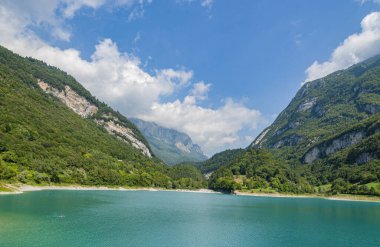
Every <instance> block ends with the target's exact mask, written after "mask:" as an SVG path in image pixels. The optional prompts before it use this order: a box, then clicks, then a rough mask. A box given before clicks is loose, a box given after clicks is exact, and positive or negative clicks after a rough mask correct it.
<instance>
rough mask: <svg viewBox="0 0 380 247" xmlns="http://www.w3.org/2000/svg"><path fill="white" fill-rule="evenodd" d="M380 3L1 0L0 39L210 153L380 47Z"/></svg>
mask: <svg viewBox="0 0 380 247" xmlns="http://www.w3.org/2000/svg"><path fill="white" fill-rule="evenodd" d="M37 2H39V4H38V3H37ZM379 9H380V4H378V3H377V1H376V0H375V1H369V0H368V1H355V0H346V1H338V0H337V1H331V0H330V1H327V0H325V1H321V0H319V1H302V0H292V1H280V0H278V1H268V0H265V1H264V0H257V1H251V0H239V1H227V0H214V1H211V0H208V1H204V0H192V1H191V0H173V1H169V0H168V1H158V0H151V1H143V0H115V1H105V0H82V1H72V0H62V1H59V0H55V1H44V0H37V1H34V2H32V1H27V0H23V1H16V3H15V1H3V2H2V3H0V20H1V22H2V24H1V26H0V30H1V31H2V33H3V35H2V36H3V37H1V38H0V44H2V45H4V46H5V47H8V48H9V49H12V50H14V51H16V52H18V53H20V54H21V55H28V56H34V57H36V58H38V59H41V60H44V61H46V62H48V63H49V64H52V65H55V66H58V67H60V68H62V69H63V70H66V71H68V72H69V73H70V74H72V75H73V76H74V77H75V78H77V79H78V81H79V82H81V83H82V84H83V85H84V86H85V87H86V88H88V89H89V90H90V91H91V92H92V93H93V94H95V95H96V96H97V97H98V98H100V99H101V100H103V101H105V102H106V103H108V104H110V105H111V106H113V107H114V108H116V109H117V110H119V111H120V112H122V113H124V114H126V115H128V116H134V117H140V118H143V119H145V120H150V121H155V122H158V123H159V124H161V125H163V126H166V127H171V128H175V129H177V130H180V131H183V132H186V133H188V134H189V135H190V136H191V137H192V138H193V140H194V141H195V142H198V143H199V144H200V145H201V146H202V148H203V149H204V150H205V152H206V153H207V154H209V155H210V154H213V153H215V152H217V151H221V150H223V149H225V148H235V147H245V146H247V145H248V144H249V143H250V142H251V141H252V139H253V138H254V137H255V136H256V135H257V134H258V133H259V132H260V131H261V130H262V129H263V128H265V127H266V126H267V125H268V124H269V123H270V122H271V121H273V120H274V117H275V116H276V115H277V114H279V113H280V112H281V110H283V109H284V108H285V107H286V106H287V104H288V103H289V102H290V100H291V99H292V97H293V96H294V95H295V93H296V92H297V90H298V89H299V88H300V86H301V83H302V82H304V81H305V80H308V79H316V78H319V77H321V76H324V75H326V74H328V73H330V72H333V71H335V70H337V69H343V68H345V67H347V66H349V65H351V64H353V63H355V62H358V61H361V60H363V59H365V58H367V57H369V56H372V55H375V54H377V53H379V51H380V50H379V49H380V48H379V47H380V41H379V40H380V38H379V37H380V34H379V33H380V31H379V30H380V28H379V29H377V28H378V26H380V23H379V20H380V19H379V18H378V16H377V14H378V12H377V11H379ZM15 16H18V17H17V18H16V17H15ZM11 19H12V20H11ZM12 40H13V41H12ZM14 40H18V41H19V42H14ZM26 44H27V45H26ZM334 54H335V55H334ZM313 63H314V65H313ZM99 73H101V74H99ZM226 115H228V116H226Z"/></svg>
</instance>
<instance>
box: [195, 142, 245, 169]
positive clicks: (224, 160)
mask: <svg viewBox="0 0 380 247" xmlns="http://www.w3.org/2000/svg"><path fill="white" fill-rule="evenodd" d="M243 153H244V149H242V148H238V149H227V150H225V151H222V152H219V153H217V154H214V155H213V156H212V157H211V158H209V159H207V160H205V161H203V162H200V163H199V164H198V166H199V169H200V170H201V172H202V173H203V174H207V175H211V173H212V172H214V171H215V170H217V169H218V168H220V167H222V166H228V165H229V164H231V163H232V161H234V160H235V159H236V158H237V157H238V156H239V155H241V154H243Z"/></svg>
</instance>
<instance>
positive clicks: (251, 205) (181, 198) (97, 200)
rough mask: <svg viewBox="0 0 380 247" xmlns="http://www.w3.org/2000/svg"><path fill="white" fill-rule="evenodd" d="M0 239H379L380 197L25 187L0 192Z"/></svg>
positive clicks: (245, 242) (223, 242)
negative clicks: (356, 198)
mask: <svg viewBox="0 0 380 247" xmlns="http://www.w3.org/2000/svg"><path fill="white" fill-rule="evenodd" d="M0 246H20V247H26V246H58V247H59V246H70V247H71V246H323V247H326V246H334V247H338V246H380V203H370V202H368V203H367V202H349V201H330V200H325V199H313V198H267V197H243V196H231V195H221V194H201V193H180V192H150V191H38V192H27V193H24V194H21V195H3V196H0Z"/></svg>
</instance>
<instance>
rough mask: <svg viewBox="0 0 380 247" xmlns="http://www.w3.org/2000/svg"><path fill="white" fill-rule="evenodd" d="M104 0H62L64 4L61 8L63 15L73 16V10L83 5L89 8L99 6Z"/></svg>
mask: <svg viewBox="0 0 380 247" xmlns="http://www.w3.org/2000/svg"><path fill="white" fill-rule="evenodd" d="M105 2H106V0H64V1H63V4H64V5H65V7H64V9H63V11H62V12H63V16H64V17H66V18H73V17H74V15H75V12H77V11H78V10H79V9H81V8H83V7H89V8H93V9H96V8H99V7H100V6H102V5H103V4H105Z"/></svg>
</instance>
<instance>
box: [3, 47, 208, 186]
mask: <svg viewBox="0 0 380 247" xmlns="http://www.w3.org/2000/svg"><path fill="white" fill-rule="evenodd" d="M181 169H185V171H186V172H183V173H181V174H184V176H185V177H181V176H178V175H176V176H175V177H174V176H173V170H172V169H171V168H169V167H167V166H165V165H164V164H163V163H162V162H161V161H159V160H158V159H157V158H155V157H154V155H152V152H151V150H150V147H149V144H148V143H147V141H146V140H145V138H144V137H143V135H142V134H141V132H140V131H139V130H138V129H137V127H136V126H135V125H134V124H133V123H131V122H130V121H129V120H128V119H127V118H126V117H124V116H123V115H121V114H120V113H119V112H117V111H114V110H113V109H111V108H110V107H108V106H107V105H106V104H104V103H102V102H100V101H99V100H97V99H96V98H95V97H93V96H92V95H91V94H90V93H89V92H88V91H87V90H86V89H85V88H83V87H82V86H81V85H80V84H79V83H78V82H77V81H76V80H75V79H74V78H73V77H71V76H70V75H68V74H66V73H65V72H63V71H61V70H59V69H57V68H55V67H52V66H48V65H46V64H45V63H43V62H41V61H38V60H35V59H32V58H23V57H20V56H18V55H16V54H14V53H12V52H11V51H9V50H7V49H5V48H3V47H0V180H6V181H10V182H23V183H32V184H33V183H77V184H91V185H99V184H105V185H123V186H157V187H165V188H195V187H202V186H204V185H203V184H204V179H203V177H202V175H201V173H200V172H199V171H198V170H197V169H193V170H191V169H188V168H187V167H176V168H175V170H176V171H178V170H181Z"/></svg>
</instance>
